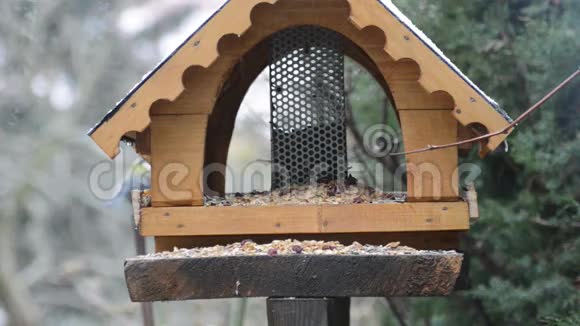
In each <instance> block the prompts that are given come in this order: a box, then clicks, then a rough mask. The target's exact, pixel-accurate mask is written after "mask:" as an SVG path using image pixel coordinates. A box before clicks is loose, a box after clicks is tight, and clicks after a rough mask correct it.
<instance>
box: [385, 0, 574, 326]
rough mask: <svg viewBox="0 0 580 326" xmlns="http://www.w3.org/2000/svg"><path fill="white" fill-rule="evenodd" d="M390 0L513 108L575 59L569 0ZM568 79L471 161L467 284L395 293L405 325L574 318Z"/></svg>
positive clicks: (569, 69) (571, 1) (544, 89)
mask: <svg viewBox="0 0 580 326" xmlns="http://www.w3.org/2000/svg"><path fill="white" fill-rule="evenodd" d="M395 2H396V4H397V5H399V6H400V8H401V9H402V11H403V12H405V13H406V14H407V15H408V16H410V18H411V19H412V20H413V21H414V22H415V24H416V25H418V26H419V27H420V28H421V29H422V30H424V31H425V32H426V34H428V35H429V36H431V37H432V38H433V40H434V41H435V43H437V44H438V45H439V46H440V47H441V48H442V50H443V51H444V52H445V53H446V55H448V56H449V57H450V58H451V59H452V60H453V61H454V62H455V63H456V64H457V65H458V66H459V67H460V68H461V69H462V70H463V71H464V72H465V73H466V74H467V75H468V76H470V77H471V78H472V79H473V80H474V82H475V83H476V84H478V85H479V86H481V87H482V88H483V89H485V90H486V91H487V92H488V93H489V94H491V95H493V97H495V98H496V99H497V100H498V102H499V103H500V104H501V105H502V107H503V108H504V109H506V110H507V111H508V112H509V113H510V114H511V115H512V117H516V116H518V115H519V114H521V113H522V112H523V110H525V109H526V108H527V107H528V106H530V105H531V104H532V103H534V102H535V101H537V100H539V98H540V97H541V96H543V95H544V94H545V93H546V92H547V91H549V90H550V89H551V88H552V87H553V86H555V85H556V84H557V83H558V82H560V81H561V80H562V79H563V78H564V77H566V76H568V75H569V74H570V73H571V72H573V71H574V70H575V69H577V67H578V64H580V62H579V61H578V53H580V37H579V35H580V1H577V0H549V1H546V0H517V1H516V0H513V1H505V0H494V1H488V0H475V1H457V0H442V1H436V2H435V1H427V0H420V1H402V0H400V1H395ZM579 86H580V81H576V82H574V83H573V84H572V85H570V86H568V88H567V89H566V90H565V91H563V92H561V93H560V94H559V95H558V96H557V98H556V99H554V100H552V101H550V102H549V103H547V104H546V105H545V107H544V108H543V109H542V110H541V111H540V112H538V113H536V114H535V115H534V116H532V117H531V118H530V119H529V120H527V121H525V122H524V123H522V125H521V126H520V128H519V129H517V130H516V131H515V132H514V133H513V134H512V136H511V137H510V145H511V146H510V147H511V151H510V152H509V153H494V154H492V155H491V156H490V157H488V158H486V160H485V161H483V162H479V163H477V164H480V165H481V166H482V168H483V171H484V172H483V175H482V178H480V180H479V181H478V190H479V193H480V194H479V197H480V209H481V214H482V217H481V219H480V220H479V221H478V222H477V223H476V224H475V225H474V226H473V228H472V230H471V231H470V233H469V236H468V238H467V239H466V240H465V242H464V248H463V249H464V250H465V252H466V253H467V254H468V255H469V256H470V259H469V260H468V261H467V262H466V263H468V264H469V265H470V274H469V280H470V282H471V286H472V287H471V289H470V290H468V291H464V292H460V293H457V294H455V295H454V296H453V297H451V298H449V299H447V298H444V299H415V300H405V301H406V302H407V303H408V308H407V309H408V310H409V311H407V312H406V315H407V316H408V319H409V320H408V322H409V324H410V325H415V324H418V323H425V325H474V324H483V325H485V324H487V325H491V324H493V325H496V324H497V325H501V324H506V325H531V324H538V323H544V324H554V325H571V324H576V325H577V323H576V322H577V321H578V318H579V315H578V313H577V310H578V307H579V306H580V291H579V290H578V287H579V282H580V237H579V234H580V204H579V202H580V190H579V189H580V188H579V185H580V182H579V178H580V164H579V158H580V133H579V130H580V120H579V115H578V114H579V113H580V92H579V89H580V88H579ZM467 161H473V162H477V159H476V158H475V157H470V158H468V159H467ZM386 324H396V322H395V319H392V318H390V317H389V318H387V319H386Z"/></svg>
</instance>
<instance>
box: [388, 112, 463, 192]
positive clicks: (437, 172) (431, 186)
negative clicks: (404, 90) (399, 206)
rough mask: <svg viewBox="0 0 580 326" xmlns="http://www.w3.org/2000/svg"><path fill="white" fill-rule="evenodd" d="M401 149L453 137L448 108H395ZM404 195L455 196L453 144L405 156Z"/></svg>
mask: <svg viewBox="0 0 580 326" xmlns="http://www.w3.org/2000/svg"><path fill="white" fill-rule="evenodd" d="M399 117H400V119H401V129H402V130H403V143H404V144H405V149H406V150H409V149H416V148H424V147H426V146H428V145H433V144H434V145H439V144H448V143H452V142H455V141H456V140H457V121H456V120H455V119H454V118H453V116H452V114H451V111H450V110H402V111H399ZM406 159H407V194H408V196H409V200H411V201H439V200H444V201H447V200H451V201H455V200H457V199H458V198H459V194H458V192H457V189H458V183H459V181H458V174H457V173H455V172H456V170H457V166H458V153H457V148H456V147H451V148H446V149H442V150H439V151H432V152H426V153H420V154H412V155H407V157H406Z"/></svg>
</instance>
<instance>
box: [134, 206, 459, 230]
mask: <svg viewBox="0 0 580 326" xmlns="http://www.w3.org/2000/svg"><path fill="white" fill-rule="evenodd" d="M139 227H140V231H141V234H142V235H144V236H188V235H242V234H305V233H353V232H410V231H451V230H455V231H459V230H468V229H469V214H468V207H467V204H466V203H464V202H450V203H403V204H360V205H337V206H331V205H319V206H315V205H308V206H259V207H167V208H164V207H150V208H144V209H142V210H141V225H140V226H139Z"/></svg>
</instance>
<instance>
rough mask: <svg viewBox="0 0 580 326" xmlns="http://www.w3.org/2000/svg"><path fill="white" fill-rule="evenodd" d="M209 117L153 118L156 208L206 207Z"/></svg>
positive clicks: (154, 199)
mask: <svg viewBox="0 0 580 326" xmlns="http://www.w3.org/2000/svg"><path fill="white" fill-rule="evenodd" d="M207 120H208V118H207V115H159V116H152V121H153V123H152V125H151V156H152V162H151V198H152V205H153V206H189V205H203V189H202V180H201V176H202V172H203V153H204V150H205V137H206V127H207Z"/></svg>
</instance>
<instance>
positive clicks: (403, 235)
mask: <svg viewBox="0 0 580 326" xmlns="http://www.w3.org/2000/svg"><path fill="white" fill-rule="evenodd" d="M463 234H464V231H432V232H428V233H426V232H423V231H421V232H372V233H304V234H245V235H226V236H223V235H222V236H173V237H167V236H166V237H155V251H156V252H164V251H173V249H174V248H188V249H191V248H196V247H212V246H215V245H222V246H225V245H228V244H231V243H235V242H242V241H243V240H246V239H252V240H253V241H254V242H256V243H270V242H272V241H274V240H286V239H296V240H300V241H305V240H322V241H339V242H340V243H343V244H351V243H353V242H355V241H357V242H360V243H363V244H370V245H377V246H378V245H386V244H388V243H391V242H397V241H398V242H401V244H402V245H405V246H410V247H413V248H416V249H420V250H454V249H457V248H459V247H460V245H459V244H460V237H461V236H462V235H463Z"/></svg>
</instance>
